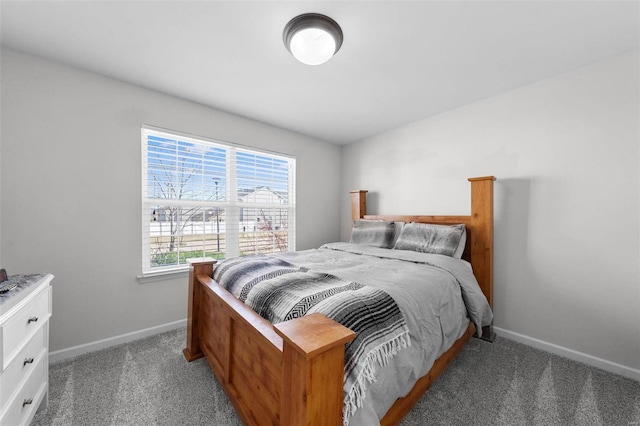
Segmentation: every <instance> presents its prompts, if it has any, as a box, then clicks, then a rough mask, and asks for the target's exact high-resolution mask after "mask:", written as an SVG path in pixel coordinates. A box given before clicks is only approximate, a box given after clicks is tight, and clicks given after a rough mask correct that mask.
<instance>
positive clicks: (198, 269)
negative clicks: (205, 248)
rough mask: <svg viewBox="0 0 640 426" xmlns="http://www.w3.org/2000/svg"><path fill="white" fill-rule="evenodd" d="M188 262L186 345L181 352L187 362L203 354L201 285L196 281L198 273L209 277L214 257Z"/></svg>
mask: <svg viewBox="0 0 640 426" xmlns="http://www.w3.org/2000/svg"><path fill="white" fill-rule="evenodd" d="M187 262H189V309H188V313H187V347H186V348H184V350H183V351H182V354H183V355H184V357H185V359H186V360H187V361H189V362H191V361H194V360H196V359H198V358H202V357H203V356H204V354H203V353H202V349H201V348H200V330H199V327H200V324H199V317H200V315H199V314H200V304H201V303H202V298H203V295H202V285H201V284H200V283H199V282H198V275H206V276H208V277H211V275H212V274H213V265H214V264H215V263H216V261H215V260H214V259H211V258H208V257H204V258H200V259H187Z"/></svg>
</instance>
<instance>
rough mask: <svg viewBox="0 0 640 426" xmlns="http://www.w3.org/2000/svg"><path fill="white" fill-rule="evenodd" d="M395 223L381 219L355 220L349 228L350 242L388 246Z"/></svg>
mask: <svg viewBox="0 0 640 426" xmlns="http://www.w3.org/2000/svg"><path fill="white" fill-rule="evenodd" d="M395 229H396V224H395V223H394V222H386V221H382V220H356V221H355V222H353V227H352V228H351V242H352V243H353V244H363V245H365V246H372V247H382V248H390V247H391V245H392V243H393V237H394V235H395Z"/></svg>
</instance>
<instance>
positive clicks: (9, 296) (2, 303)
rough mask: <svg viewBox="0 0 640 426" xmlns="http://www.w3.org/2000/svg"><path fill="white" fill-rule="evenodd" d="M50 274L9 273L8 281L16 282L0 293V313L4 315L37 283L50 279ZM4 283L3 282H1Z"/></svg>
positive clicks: (29, 292) (36, 286)
mask: <svg viewBox="0 0 640 426" xmlns="http://www.w3.org/2000/svg"><path fill="white" fill-rule="evenodd" d="M52 278H53V275H51V274H19V275H10V276H9V281H10V282H14V283H17V284H18V286H17V287H16V288H14V289H13V290H10V291H8V292H6V293H1V294H0V315H4V314H5V313H7V312H8V311H9V310H10V309H11V308H13V307H14V306H15V305H17V304H18V303H19V302H20V301H21V300H23V299H24V298H25V297H27V296H28V295H29V294H31V292H32V291H33V290H34V289H36V288H38V287H39V284H41V283H43V282H44V281H46V280H49V281H50V280H51V279H52ZM3 284H5V283H3Z"/></svg>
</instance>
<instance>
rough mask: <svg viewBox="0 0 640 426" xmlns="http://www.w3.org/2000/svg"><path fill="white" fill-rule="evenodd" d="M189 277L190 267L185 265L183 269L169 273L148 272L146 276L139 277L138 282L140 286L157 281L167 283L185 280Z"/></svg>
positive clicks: (172, 270) (169, 271)
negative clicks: (167, 281) (168, 281)
mask: <svg viewBox="0 0 640 426" xmlns="http://www.w3.org/2000/svg"><path fill="white" fill-rule="evenodd" d="M188 276H189V266H188V265H185V266H184V267H183V268H179V269H171V270H168V271H158V272H147V273H146V274H142V275H139V276H138V277H137V278H138V282H139V283H140V284H148V283H152V282H156V281H166V280H174V279H182V278H184V279H185V282H187V277H188Z"/></svg>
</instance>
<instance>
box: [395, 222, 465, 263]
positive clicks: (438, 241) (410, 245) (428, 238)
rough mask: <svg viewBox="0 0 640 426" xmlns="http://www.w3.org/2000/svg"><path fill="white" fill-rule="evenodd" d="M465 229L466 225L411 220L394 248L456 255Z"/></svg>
mask: <svg viewBox="0 0 640 426" xmlns="http://www.w3.org/2000/svg"><path fill="white" fill-rule="evenodd" d="M464 231H465V227H464V225H451V226H449V225H434V224H431V223H414V222H411V223H408V224H406V225H404V227H403V228H402V233H401V234H400V237H398V241H396V244H395V246H394V247H393V248H394V249H398V250H412V251H417V252H421V253H433V254H443V255H445V256H451V257H454V255H455V254H456V251H457V249H458V246H459V245H460V240H461V239H462V236H463V235H462V234H463V232H464ZM463 250H464V248H463Z"/></svg>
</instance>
